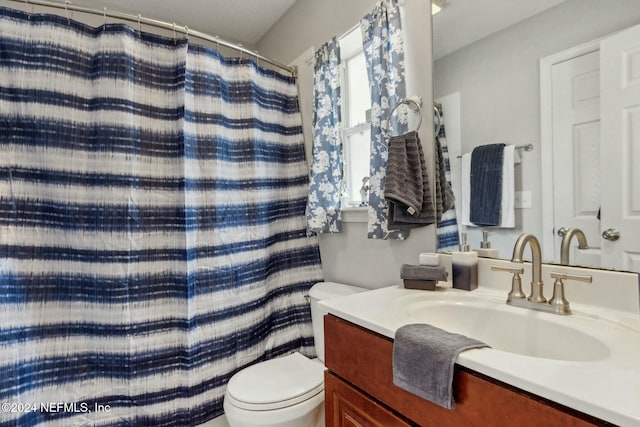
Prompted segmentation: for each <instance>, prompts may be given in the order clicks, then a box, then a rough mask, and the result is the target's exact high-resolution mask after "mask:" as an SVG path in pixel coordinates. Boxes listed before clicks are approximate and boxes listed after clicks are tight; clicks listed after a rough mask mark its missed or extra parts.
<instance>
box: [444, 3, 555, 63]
mask: <svg viewBox="0 0 640 427" xmlns="http://www.w3.org/2000/svg"><path fill="white" fill-rule="evenodd" d="M564 1H566V0H534V1H530V0H529V1H525V0H447V3H446V6H445V7H444V8H443V9H442V11H441V12H440V13H438V14H436V15H434V16H433V57H434V59H439V58H442V57H443V56H446V55H448V54H450V53H452V52H454V51H456V50H458V49H460V48H462V47H464V46H468V45H470V44H471V43H473V42H475V41H478V40H480V39H483V38H485V37H487V36H489V35H491V34H493V33H496V32H498V31H500V30H503V29H505V28H507V27H510V26H511V25H514V24H516V23H518V22H521V21H524V20H525V19H528V18H530V17H532V16H533V15H537V14H538V13H541V12H543V11H545V10H546V9H549V8H551V7H554V6H557V5H559V4H560V3H563V2H564Z"/></svg>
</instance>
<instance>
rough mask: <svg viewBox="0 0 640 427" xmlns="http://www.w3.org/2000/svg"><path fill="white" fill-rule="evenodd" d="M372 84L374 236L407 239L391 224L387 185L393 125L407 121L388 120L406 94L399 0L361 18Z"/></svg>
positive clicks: (384, 1) (400, 127)
mask: <svg viewBox="0 0 640 427" xmlns="http://www.w3.org/2000/svg"><path fill="white" fill-rule="evenodd" d="M360 28H361V30H362V44H363V47H364V53H365V57H366V59H367V72H368V75H369V86H370V88H371V165H370V177H369V186H370V189H369V224H368V237H369V238H370V239H405V238H406V236H407V234H408V231H402V232H401V231H398V230H389V229H388V228H387V222H388V221H387V220H388V211H389V206H388V203H387V202H386V201H385V199H384V185H385V177H386V166H387V158H388V146H387V141H388V138H389V129H392V130H393V132H394V134H395V133H402V132H403V131H406V123H405V124H399V123H392V124H391V125H389V124H388V120H387V119H388V116H389V112H390V111H391V110H392V109H393V106H394V105H396V103H397V102H398V101H400V100H401V99H403V98H405V96H406V87H405V70H404V46H403V39H402V27H401V24H400V10H399V8H398V3H397V0H381V1H379V2H378V3H377V4H376V7H375V8H374V9H373V10H372V11H371V12H370V13H369V14H368V15H367V16H365V17H364V18H363V19H362V21H360Z"/></svg>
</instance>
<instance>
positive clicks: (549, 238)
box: [540, 35, 609, 262]
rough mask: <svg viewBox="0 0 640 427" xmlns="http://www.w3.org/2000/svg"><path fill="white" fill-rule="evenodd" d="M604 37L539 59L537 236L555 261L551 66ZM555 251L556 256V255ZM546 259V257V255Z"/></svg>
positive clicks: (590, 49)
mask: <svg viewBox="0 0 640 427" xmlns="http://www.w3.org/2000/svg"><path fill="white" fill-rule="evenodd" d="M606 37H609V35H607V36H603V37H599V38H597V39H594V40H591V41H588V42H586V43H582V44H579V45H577V46H574V47H572V48H569V49H566V50H563V51H561V52H558V53H555V54H553V55H549V56H545V57H544V58H541V59H540V150H541V151H540V158H541V160H540V162H541V164H540V171H541V174H540V175H541V177H540V178H541V181H542V194H541V200H542V206H541V216H542V235H541V236H540V244H541V245H542V253H543V254H553V261H554V262H559V260H560V255H559V254H560V248H559V247H558V248H556V247H555V246H556V245H555V244H554V238H555V235H554V232H555V230H554V224H553V213H554V211H553V209H554V203H553V108H552V104H553V80H552V70H553V66H554V65H557V64H560V63H562V62H565V61H570V60H572V59H575V58H578V57H580V56H583V55H587V54H589V53H593V52H597V51H599V50H600V41H601V40H603V39H604V38H606ZM556 254H557V255H558V257H557V258H556ZM547 258H549V257H548V255H547Z"/></svg>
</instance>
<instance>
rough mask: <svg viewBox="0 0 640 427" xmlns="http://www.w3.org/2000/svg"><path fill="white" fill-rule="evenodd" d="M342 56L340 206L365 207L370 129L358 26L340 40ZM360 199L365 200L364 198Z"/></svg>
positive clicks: (367, 79)
mask: <svg viewBox="0 0 640 427" xmlns="http://www.w3.org/2000/svg"><path fill="white" fill-rule="evenodd" d="M340 54H341V57H342V119H343V120H342V123H343V135H342V142H343V148H344V163H345V164H344V190H343V192H342V207H343V208H349V207H358V206H366V203H367V201H368V196H367V194H368V193H366V192H363V193H361V189H363V187H365V188H366V187H367V186H368V179H369V155H370V144H371V143H370V139H371V128H370V124H369V112H370V109H371V92H370V90H369V78H368V76H367V66H366V60H365V56H364V51H363V50H362V36H361V34H360V27H359V26H358V27H356V28H355V29H354V30H352V31H350V32H349V33H348V34H346V35H345V36H344V37H342V38H341V39H340ZM363 196H365V197H364V199H363Z"/></svg>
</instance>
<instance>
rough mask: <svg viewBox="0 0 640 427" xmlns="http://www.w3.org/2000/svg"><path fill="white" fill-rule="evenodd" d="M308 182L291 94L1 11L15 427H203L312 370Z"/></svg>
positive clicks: (3, 182) (1, 151) (8, 368)
mask: <svg viewBox="0 0 640 427" xmlns="http://www.w3.org/2000/svg"><path fill="white" fill-rule="evenodd" d="M307 171H308V169H307V167H306V163H305V159H304V149H303V139H302V130H301V121H300V114H299V110H298V100H297V91H296V85H295V81H294V80H293V79H291V78H289V77H285V76H282V75H280V74H278V73H275V72H272V71H268V70H265V69H262V68H260V67H259V66H257V65H256V64H255V63H253V62H252V61H250V60H246V59H245V60H244V61H239V60H237V59H228V58H224V57H222V56H221V55H220V54H218V53H217V52H216V51H214V50H211V49H209V48H205V47H202V46H197V45H193V44H189V43H187V42H186V41H185V40H173V39H171V38H164V37H160V36H156V35H151V34H146V33H139V32H138V31H137V30H134V29H132V28H130V27H128V26H124V25H120V24H110V25H106V26H103V27H101V28H97V29H94V28H91V27H88V26H86V25H83V24H80V23H78V22H74V21H68V20H67V19H66V18H62V17H57V16H54V15H44V14H43V15H35V14H32V15H28V14H26V13H23V12H19V11H15V10H11V9H6V8H0V402H9V403H11V404H14V403H15V405H13V406H10V407H5V406H3V407H2V410H1V411H0V425H2V426H36V425H38V426H41V425H46V426H65V427H66V426H82V425H86V426H89V425H98V426H107V425H109V426H112V425H113V426H116V425H117V426H143V425H153V426H181V427H182V426H194V425H197V424H200V423H202V422H205V421H207V420H209V419H211V418H213V417H215V416H217V415H220V414H221V413H222V399H223V395H224V390H225V385H226V382H227V381H228V379H229V378H230V376H231V375H232V374H233V373H234V372H235V371H236V370H237V369H239V368H241V367H243V366H245V365H247V364H250V363H253V362H256V361H259V360H262V359H265V358H271V357H274V356H278V355H281V354H285V353H288V352H291V351H295V350H297V351H301V352H302V353H304V354H307V355H310V354H312V353H313V347H312V345H313V338H312V330H311V325H310V314H309V308H308V304H307V303H306V301H305V298H304V296H305V295H306V293H307V291H308V289H309V287H310V286H311V285H312V284H313V283H315V282H316V281H319V280H320V279H321V270H320V265H319V252H318V246H317V240H316V239H315V237H311V238H308V237H307V236H306V231H305V216H304V214H305V205H306V197H307V189H308V176H307V174H308V173H307ZM49 404H54V406H48V405H49ZM55 404H57V406H55ZM30 405H36V406H35V407H32V406H30ZM41 405H44V406H41ZM60 405H63V406H60ZM7 409H9V410H7ZM31 409H34V410H31ZM96 409H97V410H96Z"/></svg>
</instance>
